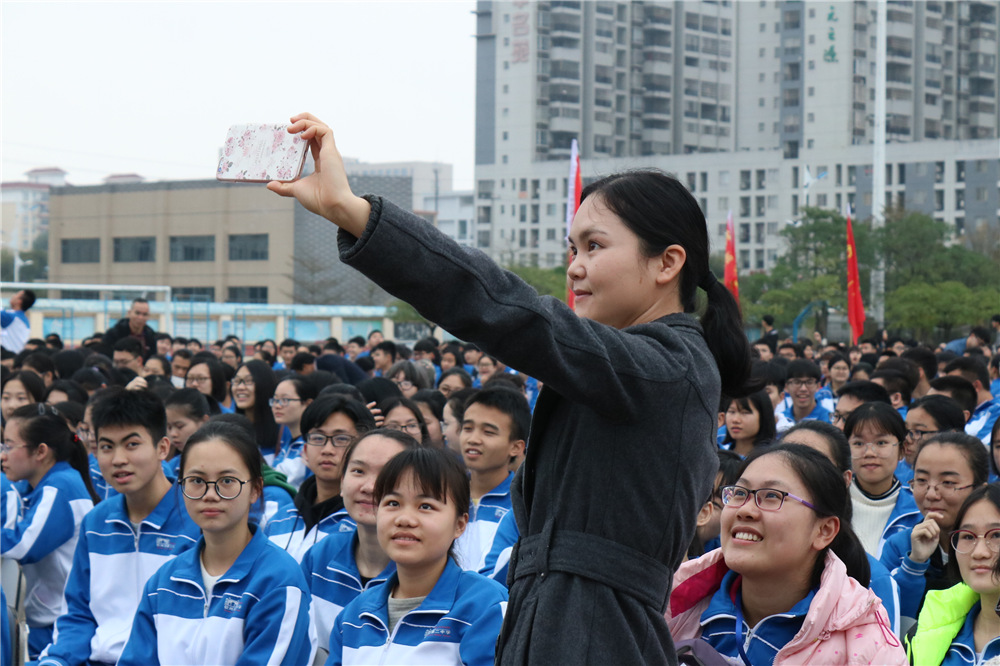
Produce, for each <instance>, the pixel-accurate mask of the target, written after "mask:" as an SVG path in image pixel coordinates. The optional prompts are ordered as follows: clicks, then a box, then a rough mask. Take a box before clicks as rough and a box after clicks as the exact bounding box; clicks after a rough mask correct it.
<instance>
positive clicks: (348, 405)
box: [299, 394, 375, 434]
mask: <svg viewBox="0 0 1000 666" xmlns="http://www.w3.org/2000/svg"><path fill="white" fill-rule="evenodd" d="M335 413H340V414H343V415H345V416H346V417H347V418H349V419H351V421H353V422H354V429H355V430H357V431H358V433H359V434H360V433H365V432H368V431H369V430H374V429H375V417H373V416H372V413H371V412H369V411H368V408H367V407H365V406H364V404H363V403H360V402H358V401H357V400H354V399H353V398H349V397H347V396H345V395H338V394H324V395H320V396H319V397H317V398H316V399H315V400H313V401H312V402H311V403H310V404H309V406H308V407H306V408H305V411H303V412H302V419H301V420H300V421H299V428H300V429H301V430H302V433H303V434H305V433H308V432H310V431H312V430H315V429H316V428H319V427H320V426H322V425H323V423H324V422H325V421H326V420H327V419H328V418H330V415H331V414H335Z"/></svg>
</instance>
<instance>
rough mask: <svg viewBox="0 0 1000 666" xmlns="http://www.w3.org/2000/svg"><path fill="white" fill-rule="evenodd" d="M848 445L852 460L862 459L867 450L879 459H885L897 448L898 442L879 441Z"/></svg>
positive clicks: (857, 442) (856, 442)
mask: <svg viewBox="0 0 1000 666" xmlns="http://www.w3.org/2000/svg"><path fill="white" fill-rule="evenodd" d="M850 445H851V457H852V458H863V457H864V455H865V453H867V452H868V449H871V450H872V451H873V452H874V453H875V455H877V456H878V457H879V458H885V457H886V456H888V455H890V454H891V453H892V452H893V447H894V446H898V445H899V442H896V441H892V440H888V439H880V440H878V441H877V442H861V441H855V442H850Z"/></svg>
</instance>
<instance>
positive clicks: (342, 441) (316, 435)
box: [306, 432, 354, 449]
mask: <svg viewBox="0 0 1000 666" xmlns="http://www.w3.org/2000/svg"><path fill="white" fill-rule="evenodd" d="M353 441H354V436H353V435H345V434H344V433H340V434H339V435H324V434H323V433H321V432H311V433H309V434H308V435H306V444H308V445H309V446H326V443H327V442H333V445H334V446H335V447H337V448H338V449H344V448H347V447H348V446H350V445H351V442H353Z"/></svg>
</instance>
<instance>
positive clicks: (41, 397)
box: [0, 370, 45, 402]
mask: <svg viewBox="0 0 1000 666" xmlns="http://www.w3.org/2000/svg"><path fill="white" fill-rule="evenodd" d="M13 381H18V382H21V386H23V387H24V390H25V391H27V392H28V394H29V395H30V396H31V398H32V401H33V402H44V401H45V382H43V381H42V378H41V377H39V376H38V375H36V374H35V373H33V372H32V371H31V370H21V371H20V372H15V373H14V374H12V375H10V376H9V377H7V379H6V380H4V383H3V387H0V390H2V388H6V387H7V384H10V383H11V382H13Z"/></svg>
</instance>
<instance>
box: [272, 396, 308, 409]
mask: <svg viewBox="0 0 1000 666" xmlns="http://www.w3.org/2000/svg"><path fill="white" fill-rule="evenodd" d="M290 402H302V398H271V399H270V400H268V401H267V404H268V405H270V406H271V407H288V403H290Z"/></svg>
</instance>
